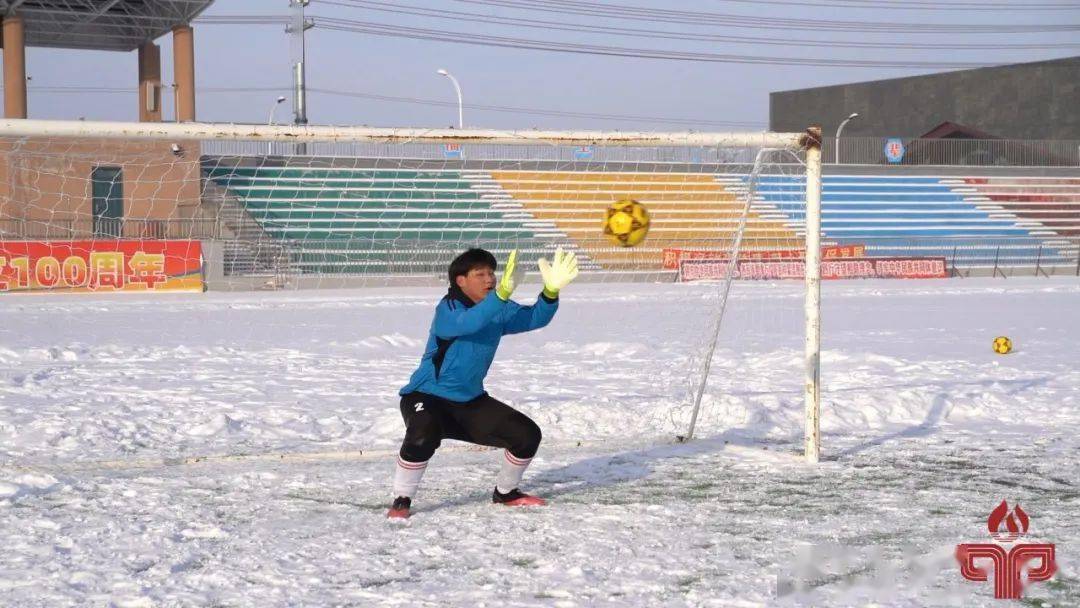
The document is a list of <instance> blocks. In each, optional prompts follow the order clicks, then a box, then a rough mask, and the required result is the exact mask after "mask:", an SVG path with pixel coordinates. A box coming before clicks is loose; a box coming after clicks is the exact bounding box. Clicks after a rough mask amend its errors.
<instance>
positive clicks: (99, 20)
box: [0, 0, 214, 51]
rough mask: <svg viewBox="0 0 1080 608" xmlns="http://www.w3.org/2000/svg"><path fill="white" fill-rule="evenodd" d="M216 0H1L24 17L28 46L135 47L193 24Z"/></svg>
mask: <svg viewBox="0 0 1080 608" xmlns="http://www.w3.org/2000/svg"><path fill="white" fill-rule="evenodd" d="M213 2H214V0H0V13H2V14H3V15H4V16H10V15H19V16H21V17H22V18H23V24H24V28H25V32H26V34H25V35H26V46H39V47H54V48H64V49H92V50H101V51H132V50H134V49H136V48H138V47H139V46H141V45H142V44H143V43H145V42H149V41H151V40H155V39H157V38H159V37H160V36H163V35H165V34H167V33H169V32H170V31H171V30H172V28H173V27H175V26H178V25H188V24H190V23H191V20H192V19H194V18H195V17H197V16H198V15H199V14H200V13H202V12H203V11H204V10H206V8H207V7H209V6H210V5H211V4H213Z"/></svg>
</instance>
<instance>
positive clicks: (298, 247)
mask: <svg viewBox="0 0 1080 608" xmlns="http://www.w3.org/2000/svg"><path fill="white" fill-rule="evenodd" d="M857 240H858V242H859V243H860V245H862V246H863V247H864V252H865V253H864V255H865V257H867V258H939V259H941V258H943V259H944V260H945V267H946V273H947V274H948V275H949V276H968V275H972V276H974V275H987V276H990V275H993V276H1021V275H1028V276H1031V275H1036V276H1038V275H1045V276H1050V275H1071V276H1080V237H1072V238H1053V237H1047V238H1038V237H911V238H897V237H878V238H859V239H857ZM828 241H829V243H833V240H831V239H828ZM279 243H280V245H281V246H282V251H281V252H280V257H279V258H278V261H277V266H276V267H275V268H273V269H267V268H265V267H264V268H256V267H255V266H254V265H253V264H254V261H253V260H254V258H253V256H249V255H246V254H245V253H244V251H242V248H235V247H234V248H231V249H229V253H227V258H228V259H227V260H226V266H227V267H228V268H229V273H230V274H235V275H245V274H265V273H267V272H273V273H274V274H278V275H282V276H301V275H303V276H308V277H334V276H338V277H340V276H345V275H352V276H364V275H394V276H407V275H433V276H443V274H444V273H445V271H446V265H447V264H448V263H449V261H450V259H452V258H453V256H454V255H456V254H457V253H458V252H459V251H458V250H459V249H460V248H461V247H462V245H460V244H459V245H458V246H457V247H455V246H454V245H453V244H448V245H447V246H446V247H442V248H433V247H431V246H426V247H425V246H418V245H416V244H413V243H402V244H400V245H399V246H394V245H393V244H391V243H383V244H381V246H380V247H375V244H374V243H372V242H370V241H350V240H342V241H338V242H335V243H334V247H333V248H327V247H326V245H327V241H325V240H318V241H303V240H291V241H280V242H279ZM715 245H716V242H715V241H704V242H703V243H702V248H703V249H706V248H709V249H715ZM253 246H254V245H253ZM517 247H519V245H517V244H515V243H505V244H502V245H501V246H492V247H490V249H491V251H492V253H494V254H495V255H496V257H499V258H502V257H505V255H506V254H508V253H509V252H510V250H511V249H514V248H517ZM609 251H610V250H609V249H605V248H588V247H585V248H581V249H579V250H578V252H579V254H581V255H583V256H584V262H583V269H584V273H585V274H586V275H596V274H604V275H628V276H629V275H635V274H641V273H646V274H647V275H648V276H653V277H655V278H657V279H659V280H665V278H667V279H671V280H675V278H676V274H677V272H676V270H675V269H670V268H666V267H665V266H664V264H663V256H664V249H662V248H656V247H648V246H647V245H646V246H641V247H636V248H635V249H634V252H635V253H636V254H637V255H636V256H635V260H636V261H635V262H634V263H633V264H623V265H621V266H620V268H619V269H618V270H610V269H603V268H602V265H601V264H597V263H594V262H590V261H588V260H589V257H590V256H596V255H602V254H604V253H606V252H609ZM724 251H726V249H725V250H724ZM544 253H546V250H531V249H525V250H523V251H522V254H523V255H524V257H526V258H528V259H530V260H531V259H534V258H536V257H538V256H540V255H543V254H544ZM747 253H749V250H748V251H747ZM860 255H863V254H860ZM519 259H520V258H519ZM838 259H839V258H838Z"/></svg>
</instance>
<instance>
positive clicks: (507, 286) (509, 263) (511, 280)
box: [495, 249, 525, 302]
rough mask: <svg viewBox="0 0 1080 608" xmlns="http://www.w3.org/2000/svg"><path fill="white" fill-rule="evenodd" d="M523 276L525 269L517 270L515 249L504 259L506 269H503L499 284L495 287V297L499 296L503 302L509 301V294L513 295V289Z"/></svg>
mask: <svg viewBox="0 0 1080 608" xmlns="http://www.w3.org/2000/svg"><path fill="white" fill-rule="evenodd" d="M524 274H525V269H524V268H518V265H517V249H515V250H513V251H511V252H510V257H508V258H506V268H504V269H503V274H502V278H500V279H499V284H498V285H496V286H495V295H497V296H499V299H500V300H502V301H503V302H505V301H507V300H509V299H510V294H512V293H514V289H516V288H517V286H518V283H520V282H521V276H522V275H524Z"/></svg>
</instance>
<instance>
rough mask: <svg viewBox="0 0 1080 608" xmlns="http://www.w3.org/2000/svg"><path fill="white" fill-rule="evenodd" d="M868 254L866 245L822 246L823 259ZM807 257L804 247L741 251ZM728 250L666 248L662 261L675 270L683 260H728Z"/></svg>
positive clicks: (750, 255) (757, 256)
mask: <svg viewBox="0 0 1080 608" xmlns="http://www.w3.org/2000/svg"><path fill="white" fill-rule="evenodd" d="M864 255H866V245H828V246H826V247H822V248H821V257H822V258H823V259H832V258H861V257H863V256H864ZM804 257H806V250H804V249H769V250H756V251H754V250H751V251H740V252H739V259H740V260H801V259H803V258H804ZM726 259H728V252H727V251H707V250H701V249H664V251H663V257H662V263H663V267H664V268H665V269H667V270H675V269H676V268H678V267H679V263H680V262H682V261H683V260H726Z"/></svg>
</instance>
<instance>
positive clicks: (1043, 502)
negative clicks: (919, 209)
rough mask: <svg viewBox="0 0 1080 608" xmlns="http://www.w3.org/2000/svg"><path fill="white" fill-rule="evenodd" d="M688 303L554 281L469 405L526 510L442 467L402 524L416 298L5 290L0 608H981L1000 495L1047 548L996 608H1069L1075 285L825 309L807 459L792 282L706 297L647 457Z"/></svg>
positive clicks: (420, 330) (0, 333)
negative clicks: (400, 476) (514, 457)
mask: <svg viewBox="0 0 1080 608" xmlns="http://www.w3.org/2000/svg"><path fill="white" fill-rule="evenodd" d="M534 291H535V290H534V289H533V288H532V286H526V287H523V288H521V290H520V291H519V294H518V295H521V296H522V298H521V299H522V300H530V299H531V296H530V295H529V294H531V293H532V292H534ZM716 291H717V287H716V286H715V285H671V284H668V285H641V284H635V285H616V284H598V285H574V286H571V287H570V288H568V289H567V291H566V293H565V295H564V298H563V303H562V308H561V310H560V311H559V313H558V315H557V316H556V318H555V320H554V322H553V324H552V325H551V326H550V327H548V328H546V329H544V330H541V331H539V332H534V333H531V334H528V335H524V336H517V337H510V338H507V339H506V340H505V341H504V343H503V346H502V347H501V349H500V353H499V356H498V358H497V360H496V363H495V365H494V366H493V369H492V373H491V375H490V376H489V382H488V389H489V391H491V393H492V394H494V395H496V396H498V397H500V398H502V399H504V400H506V401H508V402H510V403H511V404H513V405H514V406H515V407H518V408H519V409H521V410H523V411H525V412H526V413H527V414H529V415H530V416H532V417H533V418H534V419H536V420H537V422H538V423H539V424H540V425H541V427H542V428H543V429H544V432H545V440H544V445H543V446H542V447H541V450H540V453H539V454H538V456H537V458H536V460H535V461H534V463H533V467H532V469H531V470H530V472H529V474H528V476H527V477H526V484H525V489H526V490H530V491H535V492H536V493H538V494H540V495H543V496H545V497H548V498H549V499H550V501H551V504H550V506H549V507H546V508H542V509H532V510H512V509H505V508H498V507H495V506H492V505H491V504H490V503H489V502H488V500H489V494H490V491H491V488H492V486H493V484H494V474H495V471H496V469H497V466H498V461H499V458H500V455H499V454H498V453H497V452H493V451H487V450H476V449H465V446H463V445H461V444H454V443H452V442H451V443H448V444H447V446H446V447H445V448H444V449H443V450H442V451H440V453H438V454H437V455H436V456H435V458H434V460H433V461H432V465H431V466H430V467H429V469H428V474H427V477H426V478H425V480H424V484H423V486H422V488H421V493H420V495H419V497H418V499H417V501H416V512H415V515H414V516H413V518H412V519H410V520H409V521H408V522H406V523H404V524H394V523H389V522H388V521H387V520H386V519H385V517H384V513H385V510H386V507H387V506H388V502H389V498H390V497H389V482H390V476H391V473H392V470H393V457H392V454H393V453H394V452H395V448H396V445H397V443H398V441H400V438H401V434H402V431H403V429H402V425H401V420H400V416H399V414H398V408H397V398H396V390H397V388H398V387H399V386H400V385H402V384H403V383H404V382H405V380H406V379H407V377H408V374H409V373H410V372H411V371H412V368H413V366H414V365H415V364H416V361H417V358H418V355H419V353H420V351H421V349H422V348H423V344H424V340H425V338H426V332H427V327H428V324H429V321H430V315H431V312H432V310H433V307H434V304H435V302H436V300H437V299H438V298H439V297H440V295H441V293H440V291H439V290H435V289H424V288H404V289H393V290H391V289H370V290H354V291H325V292H300V293H297V292H279V293H250V294H224V293H208V294H200V295H194V294H183V295H180V294H177V295H166V296H158V297H151V296H142V295H124V296H117V297H103V296H85V295H84V296H79V295H68V296H58V297H56V296H49V297H35V296H29V297H26V296H21V297H20V296H10V295H9V296H4V297H3V299H2V300H0V530H3V536H4V546H3V548H0V605H3V606H19V607H33V606H260V607H267V606H376V605H379V606H409V607H413V606H435V605H451V606H535V605H553V606H584V605H589V606H713V605H714V606H758V605H778V604H779V605H807V606H808V605H814V606H821V605H836V606H844V605H851V606H864V605H867V604H868V603H871V602H876V605H882V606H928V605H963V606H996V605H1000V602H999V601H997V600H994V599H993V590H992V585H990V584H989V583H975V582H969V581H966V580H964V579H963V578H962V577H961V576H960V575H959V571H958V568H957V567H956V564H955V562H954V561H953V559H952V557H951V556H952V552H953V551H954V549H955V546H956V544H957V543H981V542H990V538H989V536H988V534H987V530H986V519H987V516H988V515H989V513H990V511H991V510H992V509H993V508H994V507H995V506H997V505H998V504H999V503H1000V502H1001V501H1002V500H1007V501H1008V504H1009V505H1010V507H1011V506H1013V505H1014V504H1020V505H1021V506H1022V507H1023V509H1024V510H1025V511H1026V512H1027V513H1028V514H1029V515H1030V517H1031V531H1030V533H1029V537H1028V540H1029V541H1032V542H1034V541H1039V542H1050V543H1055V545H1056V550H1057V561H1058V573H1057V575H1056V576H1055V578H1054V580H1052V581H1050V582H1046V583H1036V584H1033V585H1032V586H1030V587H1029V588H1028V589H1027V590H1026V592H1025V595H1026V597H1027V598H1028V599H1027V600H1025V601H1027V602H1028V603H1030V604H1032V605H1038V606H1076V605H1080V570H1078V567H1077V565H1076V564H1077V563H1078V562H1077V557H1076V556H1077V552H1078V551H1080V466H1078V465H1077V463H1078V462H1080V348H1078V347H1077V346H1076V345H1077V343H1078V342H1080V279H1076V278H1054V279H1020V278H1011V279H1007V280H1005V279H997V280H992V279H954V280H943V281H921V282H920V281H914V282H908V281H892V282H883V281H866V282H832V283H826V284H825V285H824V287H823V302H824V304H823V327H824V330H823V339H822V346H823V354H822V358H823V365H822V382H823V387H822V394H823V403H824V407H823V418H822V430H823V436H824V439H823V445H824V449H823V454H824V461H823V462H822V463H820V464H818V465H808V464H805V463H804V462H803V461H802V460H801V459H800V458H799V457H798V456H797V452H798V451H799V450H800V449H801V441H802V416H803V414H802V408H803V403H802V393H801V387H802V378H803V370H802V335H801V325H802V295H801V285H800V284H796V283H741V284H737V285H736V286H735V289H734V291H733V294H732V299H731V302H730V308H729V314H728V317H727V318H726V319H725V322H724V323H725V324H724V331H723V333H722V335H723V338H722V340H721V343H720V348H719V349H718V351H717V356H716V358H715V360H714V362H713V370H714V373H713V375H712V379H711V381H710V383H709V385H708V388H707V394H706V398H705V402H704V410H703V412H702V420H701V425H700V427H699V439H697V440H695V441H693V442H691V443H688V444H675V443H674V442H673V437H674V436H675V435H676V434H679V433H683V432H685V425H686V423H687V421H688V419H689V408H688V400H689V395H690V387H691V386H692V383H693V382H694V380H695V378H694V373H693V372H692V370H693V369H695V368H696V365H697V363H696V359H697V358H698V357H700V354H701V352H702V348H703V345H704V343H705V340H706V337H707V335H708V333H709V326H708V322H709V314H708V313H709V310H710V309H711V308H712V306H713V305H715V301H716ZM996 335H1008V336H1010V337H1012V338H1013V340H1014V343H1015V345H1016V349H1017V350H1016V352H1014V353H1013V354H1010V355H1007V356H999V355H995V354H994V353H993V352H992V351H991V349H990V344H991V341H992V339H993V338H994V336H996ZM361 452H362V453H361ZM200 458H201V460H199V459H200ZM196 460H198V461H197V462H194V461H196ZM809 565H813V566H814V568H813V569H808V568H807V566H809Z"/></svg>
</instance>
